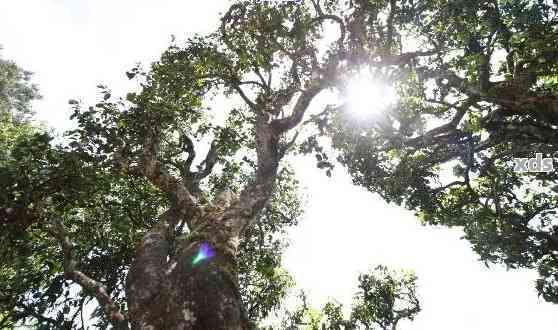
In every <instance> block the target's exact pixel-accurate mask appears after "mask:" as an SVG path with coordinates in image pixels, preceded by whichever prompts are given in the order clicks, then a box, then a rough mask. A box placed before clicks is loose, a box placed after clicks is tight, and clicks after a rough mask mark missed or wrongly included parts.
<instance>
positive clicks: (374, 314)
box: [351, 265, 420, 330]
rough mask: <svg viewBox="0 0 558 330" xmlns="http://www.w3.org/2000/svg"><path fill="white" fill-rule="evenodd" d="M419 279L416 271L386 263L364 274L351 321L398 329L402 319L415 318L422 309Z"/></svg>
mask: <svg viewBox="0 0 558 330" xmlns="http://www.w3.org/2000/svg"><path fill="white" fill-rule="evenodd" d="M416 280H417V277H416V276H415V274H414V273H412V272H409V271H399V272H397V271H392V270H389V269H388V268H387V267H385V266H382V265H380V266H377V267H376V268H374V270H373V271H371V272H370V273H369V274H361V275H360V276H359V277H358V281H359V289H360V291H359V292H358V294H357V295H356V297H355V303H354V305H353V308H352V313H351V323H352V324H354V325H356V326H359V325H360V326H364V327H365V328H366V329H374V328H379V329H381V330H395V329H397V324H398V323H399V321H401V320H404V319H409V320H411V321H412V320H413V319H414V317H415V316H416V314H418V313H419V312H420V304H419V300H418V298H417V295H416Z"/></svg>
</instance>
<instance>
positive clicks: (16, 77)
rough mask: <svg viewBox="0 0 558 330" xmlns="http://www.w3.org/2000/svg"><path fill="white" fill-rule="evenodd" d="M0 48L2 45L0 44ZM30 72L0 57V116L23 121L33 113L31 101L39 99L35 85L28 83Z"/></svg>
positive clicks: (3, 118) (0, 48)
mask: <svg viewBox="0 0 558 330" xmlns="http://www.w3.org/2000/svg"><path fill="white" fill-rule="evenodd" d="M0 50H2V47H1V46H0ZM31 75H32V74H31V72H29V71H25V70H22V69H21V68H20V67H18V66H17V65H16V64H15V63H14V62H12V61H7V60H4V59H2V58H1V57H0V117H2V120H6V119H5V117H8V118H11V119H12V120H13V121H15V122H18V123H19V122H21V121H24V120H25V118H26V117H27V116H29V115H31V114H32V113H33V111H32V110H31V101H33V100H36V99H39V98H40V95H39V93H38V89H37V86H36V85H34V84H31V83H30V80H31Z"/></svg>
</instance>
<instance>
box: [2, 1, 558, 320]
mask: <svg viewBox="0 0 558 330" xmlns="http://www.w3.org/2000/svg"><path fill="white" fill-rule="evenodd" d="M226 8H227V1H226V0H221V1H218V0H206V1H192V0H179V1H171V0H159V1H146V0H133V1H132V0H118V1H114V0H113V1H108V0H1V1H0V44H1V45H2V46H3V50H2V51H1V52H2V56H3V58H5V59H12V60H14V61H15V62H16V63H17V64H18V65H20V66H22V67H23V68H25V69H26V70H30V71H33V72H34V73H35V75H34V81H35V82H36V83H37V84H38V85H39V88H40V91H41V94H42V95H43V99H42V100H40V101H37V102H36V103H35V104H34V109H35V110H36V112H37V117H38V118H39V119H40V120H42V121H44V122H45V124H46V125H47V126H48V127H53V128H55V129H56V130H57V131H62V130H64V129H67V128H70V127H72V124H71V122H70V121H69V120H68V116H69V115H70V109H69V106H68V99H70V98H73V99H79V100H82V101H83V102H84V103H85V104H94V102H95V98H96V97H97V96H98V95H97V94H96V88H95V86H96V85H98V84H99V83H102V84H105V85H108V86H109V87H110V88H112V90H113V95H114V94H116V95H118V94H119V95H125V93H126V91H127V90H129V89H130V88H132V85H131V83H130V82H129V81H128V79H127V78H126V76H125V74H124V73H125V71H126V70H128V69H130V68H131V67H133V66H134V65H135V63H137V62H140V63H143V64H144V65H145V66H147V65H149V63H150V62H151V61H153V60H156V59H157V57H158V56H159V55H160V54H161V52H162V51H163V50H164V49H165V48H166V47H167V46H168V45H169V43H170V40H171V35H172V34H174V35H176V36H177V38H178V40H181V39H183V38H185V37H186V36H192V35H193V34H194V33H207V32H210V31H212V30H213V29H214V28H215V27H216V26H217V24H218V19H219V15H218V13H219V12H223V11H225V10H226ZM292 163H293V166H294V167H295V169H296V171H297V176H298V178H299V180H300V181H301V183H302V185H303V187H304V190H303V193H304V194H305V196H306V201H307V207H306V214H305V215H304V217H303V219H302V220H301V223H300V225H299V226H297V227H296V228H294V229H293V230H292V232H291V245H290V247H289V248H288V250H287V251H286V253H285V257H284V265H285V267H286V268H287V269H288V270H289V271H290V272H291V273H292V274H293V275H294V278H295V280H296V281H297V284H298V286H299V287H300V288H302V289H304V290H306V291H307V292H308V293H309V297H310V301H311V303H313V304H314V305H315V306H316V307H320V306H321V305H322V304H324V303H325V302H326V301H327V300H328V299H336V300H338V301H340V302H342V303H343V304H345V305H350V302H351V296H352V294H353V293H354V291H355V290H356V285H357V280H356V279H357V276H358V273H359V272H363V271H366V270H367V269H369V268H371V267H373V266H374V265H376V264H380V263H381V264H385V265H388V266H391V267H397V268H406V269H413V270H415V272H416V273H417V275H418V277H419V282H418V284H419V289H418V292H419V295H420V300H421V305H422V308H423V311H422V312H421V313H420V314H419V315H418V317H417V318H416V320H415V321H414V322H412V323H410V322H407V323H401V324H400V328H399V329H400V330H426V329H428V330H442V329H444V330H445V329H453V330H494V329H507V330H520V329H521V330H524V329H538V330H551V329H556V325H557V324H558V306H555V305H552V304H549V303H546V302H544V301H543V300H542V299H539V298H538V297H537V294H536V292H535V289H534V281H535V279H536V273H534V272H533V271H528V270H512V271H509V272H508V271H506V270H505V268H503V267H501V266H496V265H495V266H491V268H487V267H486V266H485V265H484V264H483V263H482V262H479V261H478V257H477V255H475V254H474V253H473V252H472V250H471V248H470V246H469V244H468V243H467V242H466V241H464V240H461V239H460V237H461V236H462V235H463V233H462V232H461V231H460V230H459V229H448V228H443V227H431V226H429V227H425V226H421V225H419V223H418V221H417V219H416V218H415V217H414V216H413V214H412V212H409V211H405V210H403V209H402V208H400V207H397V206H395V205H387V204H386V203H385V202H384V201H383V200H381V199H380V197H379V196H377V195H374V194H371V193H370V192H367V191H365V190H363V189H362V188H360V187H355V186H353V185H352V184H351V180H350V178H349V176H348V175H347V174H346V173H344V171H343V170H342V169H337V170H335V171H334V175H333V178H331V179H329V178H327V177H326V176H325V175H324V174H323V173H322V172H319V171H316V168H315V164H314V162H313V161H312V160H309V159H304V158H302V157H298V158H295V159H293V160H292Z"/></svg>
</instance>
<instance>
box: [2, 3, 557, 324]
mask: <svg viewBox="0 0 558 330" xmlns="http://www.w3.org/2000/svg"><path fill="white" fill-rule="evenodd" d="M527 9H528V10H527ZM462 11H463V12H464V13H465V15H461V14H459V15H457V14H456V13H461V12H462ZM554 11H555V8H554V7H551V6H548V5H547V4H546V3H545V2H544V1H538V2H532V3H531V2H527V1H512V2H510V1H506V2H505V3H504V2H502V3H500V2H496V1H474V2H471V3H469V2H467V3H465V2H458V1H451V2H447V1H435V0H429V1H421V2H420V4H418V3H415V2H407V1H395V0H390V1H387V0H385V1H369V0H353V1H348V2H340V1H331V0H327V1H318V0H312V1H307V2H304V3H301V4H297V3H292V2H281V3H268V2H266V3H256V2H252V1H234V2H233V4H232V5H231V6H230V8H229V9H228V10H227V11H226V12H225V14H224V15H223V17H222V20H221V26H220V28H219V29H218V30H217V31H215V32H214V33H212V34H210V35H207V36H195V37H192V38H190V39H189V40H188V41H187V42H186V44H185V45H183V46H179V45H176V44H173V45H171V46H170V47H169V48H168V49H167V50H166V51H165V52H164V53H163V54H162V56H161V59H160V60H159V61H157V62H155V63H153V65H152V66H151V68H150V69H149V70H148V71H144V70H142V69H141V68H140V67H136V68H133V69H132V70H130V71H128V72H127V76H128V77H129V78H130V79H136V80H137V81H138V84H140V86H141V90H140V92H137V93H129V94H128V95H127V96H126V98H125V99H122V98H117V97H113V96H112V95H111V92H110V90H109V89H108V88H107V87H106V86H99V90H100V94H101V97H102V98H101V100H100V102H99V103H98V104H96V105H94V106H91V107H89V108H86V109H85V108H84V106H83V105H82V104H80V103H79V102H77V101H73V100H72V101H70V104H71V106H72V107H73V109H74V114H73V116H72V118H73V119H74V120H76V122H77V124H78V128H77V129H76V130H74V131H71V132H68V136H67V142H66V143H65V144H64V145H61V146H51V143H50V137H49V136H48V135H47V134H44V133H39V134H34V135H32V136H31V137H29V138H25V139H22V140H21V141H17V142H16V143H15V144H14V145H13V146H12V149H13V151H10V156H9V157H8V161H6V162H5V163H4V164H3V168H2V172H0V173H2V175H3V176H4V177H5V179H4V180H2V184H3V186H2V191H3V192H6V193H5V194H2V196H1V197H0V198H2V200H1V201H2V209H1V210H0V219H1V221H2V227H3V228H2V229H3V231H2V242H3V243H4V242H5V244H7V245H6V246H10V249H9V250H7V251H2V253H3V254H5V255H6V259H5V260H8V261H9V262H8V266H7V267H5V268H3V269H2V276H3V278H2V281H3V283H2V285H3V286H4V287H5V288H8V289H9V290H6V291H4V292H13V293H14V294H15V295H7V298H6V297H2V299H3V300H6V301H7V303H6V306H10V307H11V306H16V307H17V303H19V302H21V301H25V302H26V303H28V304H27V305H26V306H29V305H37V304H39V305H40V306H33V308H31V309H30V312H28V314H27V316H30V317H34V318H36V319H39V320H41V321H44V322H46V323H49V322H50V324H51V326H52V325H54V324H56V325H60V321H61V320H66V318H65V317H64V316H62V317H57V318H56V319H54V320H52V319H50V320H49V319H45V320H43V319H41V318H44V317H46V316H48V315H52V313H59V312H60V311H61V312H62V314H64V312H71V310H72V308H79V306H80V304H82V301H83V300H81V299H86V298H85V297H87V296H89V297H95V298H96V300H97V301H98V303H99V305H100V307H101V308H100V311H102V313H103V321H106V322H110V323H112V325H113V326H114V327H115V328H128V327H131V328H132V329H175V328H177V329H247V328H250V327H252V324H251V322H250V320H249V315H250V313H252V316H253V317H256V318H257V317H261V316H262V315H263V314H265V313H266V311H267V310H269V309H270V308H272V307H271V306H274V304H275V303H276V301H277V299H275V298H274V297H278V295H281V294H282V293H281V292H284V290H283V288H285V286H287V284H288V281H287V280H286V279H285V277H283V276H281V275H282V274H281V272H280V271H277V270H276V268H274V267H275V266H276V265H277V264H278V263H277V259H276V258H274V257H272V258H271V259H270V258H268V257H265V256H266V255H267V256H269V249H270V247H272V246H274V243H273V235H271V238H270V239H269V240H268V241H267V242H266V241H264V243H263V244H260V242H262V241H261V240H260V241H259V242H258V245H257V246H259V247H263V250H261V252H262V253H263V254H262V255H263V256H264V257H263V258H261V259H259V258H256V259H255V260H256V261H254V259H252V257H253V256H252V255H250V253H252V252H248V251H251V249H253V248H254V247H255V246H256V245H255V244H254V240H255V239H256V237H257V235H260V233H261V231H258V230H260V229H259V228H258V227H261V228H265V227H266V226H262V224H263V223H264V222H265V221H266V220H265V219H267V220H269V221H272V223H273V224H272V225H269V226H268V227H267V229H264V232H265V230H274V228H276V229H277V230H279V231H280V230H282V229H281V228H284V226H285V225H288V224H291V223H292V221H291V220H286V219H289V218H290V219H292V218H291V217H289V215H288V214H285V213H286V210H289V207H290V206H292V203H288V204H286V205H287V206H281V207H275V210H276V211H279V213H277V215H276V216H273V217H266V216H265V213H263V215H262V212H263V211H264V210H266V208H267V209H268V210H269V209H271V210H273V209H274V201H273V196H274V193H278V192H279V193H280V194H284V193H285V191H286V190H284V189H283V190H282V189H281V188H280V187H281V182H284V179H281V175H280V174H281V173H282V170H281V168H283V167H282V166H283V165H282V164H281V161H282V159H283V158H284V156H285V155H286V154H288V153H289V152H292V151H293V150H296V149H297V148H296V147H297V137H298V135H299V134H298V133H299V132H300V130H301V128H302V127H303V126H304V127H308V126H311V125H312V124H315V125H316V126H317V130H316V135H312V136H310V137H308V138H306V139H305V140H303V141H302V142H301V143H300V144H299V145H298V147H299V148H298V149H299V150H300V151H302V152H306V153H315V154H316V159H317V164H316V165H317V167H318V168H320V169H324V170H325V171H326V174H328V175H331V172H330V170H331V167H332V166H333V164H332V163H331V161H329V159H330V158H329V156H328V154H329V152H328V151H327V149H325V148H324V147H323V146H321V145H320V144H319V142H320V141H321V139H318V138H317V136H318V135H327V136H329V137H331V138H332V142H333V146H334V147H335V148H336V149H337V150H338V151H339V152H340V153H341V157H340V161H341V163H343V164H344V165H346V166H347V167H348V169H349V171H350V173H351V174H352V175H353V177H354V180H355V183H357V184H361V185H363V186H365V187H367V188H369V189H370V190H372V191H377V192H380V193H381V194H382V196H384V198H386V199H387V200H390V201H395V202H399V203H404V204H405V205H406V206H407V207H409V208H411V209H415V210H417V211H418V212H419V213H420V215H421V217H422V218H423V219H424V221H426V222H430V223H444V224H449V225H461V226H464V227H465V230H466V233H467V235H468V237H469V238H470V239H471V241H472V242H473V243H474V244H475V248H476V249H477V250H478V251H479V252H481V255H482V256H485V257H486V258H488V259H490V260H496V261H497V260H503V261H505V262H507V263H508V264H509V265H512V266H513V265H527V266H528V265H533V264H537V265H539V266H541V267H542V268H541V269H542V270H543V271H541V274H542V275H543V276H544V274H551V275H549V276H545V277H543V279H542V281H543V282H540V283H541V284H540V287H541V290H542V292H543V294H544V295H545V297H546V298H547V299H553V292H555V291H552V290H555V289H554V288H553V282H552V276H555V274H556V271H555V269H556V268H555V265H556V263H555V238H556V233H555V231H556V226H555V224H554V223H552V221H553V220H552V218H551V216H552V214H551V212H553V211H552V205H553V203H554V202H555V198H554V195H553V194H552V193H550V192H546V190H548V189H549V188H550V187H551V186H549V184H551V183H552V182H553V180H555V177H554V174H553V173H543V174H541V173H538V174H532V173H531V174H518V173H514V172H513V171H511V168H510V166H509V165H506V163H505V161H507V160H511V159H512V158H511V157H517V156H522V157H523V156H525V155H527V154H528V153H529V151H530V149H528V148H529V147H533V146H537V147H538V148H539V149H537V150H541V151H545V152H546V151H552V150H553V149H552V146H553V142H552V141H553V139H552V137H554V135H553V134H554V126H553V125H554V120H555V118H556V117H554V112H553V111H554V109H555V97H554V94H553V93H554V91H555V87H553V86H555V85H553V84H554V83H553V81H554V80H553V79H554V75H555V71H553V70H555V69H556V65H555V62H556V61H555V60H556V56H555V48H553V47H555V46H554V44H553V43H552V41H553V40H554V39H555V35H556V28H555V19H554V18H553V17H554V16H553V13H554ZM525 13H527V14H525ZM330 27H331V28H332V29H333V31H334V34H335V41H334V42H333V43H331V44H330V45H328V46H326V49H322V48H321V47H319V46H318V44H319V43H320V41H322V40H324V38H325V36H326V32H325V31H326V30H331V29H330ZM448 27H449V28H450V30H447V29H448ZM409 35H410V36H412V37H413V38H415V40H418V41H419V45H418V46H417V47H415V48H418V50H412V51H409V50H407V49H408V48H409V45H408V43H407V40H408V36H409ZM517 35H519V36H520V37H519V39H517V37H516V36H517ZM411 46H412V45H411ZM506 47H507V48H506ZM497 48H502V49H504V50H505V51H506V52H507V53H508V55H509V54H511V55H509V56H507V57H508V58H507V61H506V66H505V67H506V69H505V70H507V71H505V72H507V76H505V75H504V77H503V78H502V80H501V81H496V80H495V79H496V76H495V75H493V74H492V71H491V70H492V67H491V65H490V63H491V61H490V60H491V58H492V57H493V56H494V52H495V51H496V49H497ZM510 63H511V64H513V70H512V69H510V68H511V66H510ZM487 67H488V69H487ZM363 70H370V71H371V72H372V73H373V75H374V76H375V77H376V79H378V80H381V81H385V82H389V83H394V84H395V85H396V87H397V88H398V92H399V94H400V97H401V99H400V101H399V103H398V105H397V106H396V107H394V108H393V109H391V110H392V111H391V113H390V114H389V115H386V116H385V117H383V118H375V119H374V120H369V121H367V120H362V121H360V122H355V121H354V120H350V116H349V115H348V112H347V111H345V110H347V107H346V106H345V105H343V104H341V105H339V106H335V105H331V106H326V107H325V109H324V110H323V111H322V112H321V113H319V114H317V115H313V116H307V117H309V118H308V119H306V120H305V114H306V112H307V110H308V107H309V105H310V104H311V103H312V101H313V100H314V99H315V97H316V96H317V95H318V94H320V93H321V92H323V91H325V90H328V89H333V90H337V91H340V92H341V93H342V94H344V93H345V92H347V81H348V80H349V78H350V77H352V76H354V75H356V74H359V73H361V72H363ZM487 77H488V79H487ZM491 78H492V79H491ZM535 82H536V84H535ZM432 86H434V91H429V88H430V87H432ZM430 89H432V88H430ZM506 91H507V93H506ZM216 93H222V94H224V95H227V96H230V97H231V99H233V100H238V103H239V104H238V105H237V106H233V105H231V107H230V109H218V111H219V112H218V117H219V118H221V117H224V121H222V120H220V119H219V118H214V117H212V116H213V115H214V114H217V113H216V112H215V110H214V109H209V108H208V107H207V102H208V100H209V99H210V98H211V96H212V95H215V94H216ZM525 100H528V102H526V101H525ZM448 116H449V117H450V118H451V119H449V123H447V124H445V125H442V126H440V127H437V128H433V129H430V128H428V127H426V126H425V123H424V121H425V120H426V118H438V119H440V120H444V119H446V120H448V119H447V118H448ZM215 117H217V116H215ZM432 122H433V121H430V123H432ZM534 128H537V130H534ZM512 129H513V130H512ZM487 132H488V133H487ZM487 135H488V136H487ZM210 141H211V142H210ZM512 142H513V144H512ZM202 150H207V152H203V153H202V152H200V151H202ZM200 154H203V156H202V157H199V155H200ZM449 161H456V162H457V163H459V165H460V166H458V167H456V173H457V176H459V177H460V178H462V180H459V181H456V182H453V183H450V184H449V185H441V186H435V183H436V182H435V181H436V179H437V178H438V177H439V172H440V171H439V166H440V165H441V164H445V163H448V162H449ZM534 182H535V183H536V182H541V184H544V185H543V186H542V188H541V189H543V190H545V191H544V192H539V191H534V190H533V189H532V187H531V186H529V185H533V183H534ZM226 188H227V189H226ZM519 188H521V189H523V190H524V192H522V194H523V195H525V196H519V195H517V191H515V190H514V189H519ZM514 194H515V195H514ZM520 195H521V194H520ZM285 200H286V201H288V200H289V199H288V198H286V199H285ZM294 210H295V213H296V208H295V209H294ZM130 211H131V212H130ZM283 215H286V217H284V216H283ZM535 217H537V218H535ZM273 219H275V220H273ZM532 219H536V220H537V221H538V222H539V224H540V226H538V227H536V228H535V227H533V225H532V224H530V223H529V222H530V221H531V220H532ZM273 221H276V222H273ZM251 232H252V234H251ZM254 232H255V233H257V234H256V236H254ZM264 236H265V235H264ZM260 237H261V236H260ZM242 239H247V241H245V245H244V247H245V248H246V249H248V251H247V252H246V253H243V251H242V250H240V247H241V245H240V242H241V241H242ZM134 245H136V247H137V248H136V249H132V248H131V247H132V246H134ZM15 251H17V252H15ZM19 252H21V254H20V253H19ZM23 252H27V255H32V256H33V257H32V258H22V257H21V256H22V255H25V253H23ZM273 256H275V255H274V254H273ZM3 260H4V259H3ZM47 260H48V261H47ZM243 260H244V261H246V262H247V265H251V264H250V263H252V264H253V262H256V264H261V263H263V265H262V266H261V267H255V269H256V270H257V271H258V272H260V275H257V276H263V278H267V279H273V280H276V281H277V283H278V284H277V285H273V286H268V287H267V289H263V290H255V291H254V290H252V291H251V288H249V287H244V288H242V287H241V285H242V283H243V282H242V279H243V275H242V274H240V270H241V269H242V265H240V263H241V262H243ZM49 262H50V263H52V265H50V264H49ZM106 265H110V267H109V268H107V267H106ZM252 269H253V268H252V267H249V266H248V267H247V268H245V270H247V271H248V272H247V273H246V274H250V271H251V270H252ZM271 269H273V271H271ZM21 270H23V271H21ZM37 274H40V276H36V275H37ZM114 274H116V276H115V275H114ZM246 276H250V275H246ZM257 276H256V277H252V278H254V279H255V280H256V281H257V280H258V277H257ZM23 280H25V281H23ZM68 281H71V282H73V283H75V284H77V285H79V286H80V287H81V288H82V290H81V291H80V297H79V298H77V299H76V297H73V296H72V295H71V294H68V296H67V297H70V298H67V297H66V298H67V299H64V297H62V296H64V295H62V296H61V295H60V292H63V291H61V290H63V289H60V287H62V288H63V287H64V285H65V284H67V283H68ZM262 282H263V281H260V282H259V283H262ZM53 286H54V287H53ZM29 288H33V289H31V292H28V291H27V290H30V289H29ZM51 288H52V289H51ZM278 288H279V289H278ZM49 289H51V290H50V291H49ZM10 290H12V291H10ZM13 290H15V291H13ZM64 292H69V291H64ZM269 292H271V293H270V294H271V295H272V297H271V298H269V297H268V298H265V299H260V298H258V299H256V300H251V299H250V298H249V297H246V296H245V297H244V298H243V296H242V294H247V295H251V294H259V293H262V294H268V293H269ZM10 297H12V298H10ZM13 297H17V298H19V300H18V299H17V298H16V299H13ZM30 297H32V298H30ZM80 298H81V299H80ZM243 300H244V302H245V303H246V304H248V305H247V306H250V305H249V304H250V303H251V301H252V307H253V308H252V310H251V311H250V308H248V311H247V310H246V308H245V307H246V306H244V305H243V303H242V302H243ZM58 305H60V307H57V306H58ZM62 306H64V307H62ZM35 307H36V308H35ZM18 308H19V307H18ZM47 309H49V311H47ZM21 310H25V308H23V307H22V308H21ZM17 311H19V309H18V310H17ZM49 313H50V314H49ZM76 315H77V314H75V313H74V314H73V316H72V318H75V317H76ZM16 316H17V315H16ZM13 317H14V315H11V316H10V319H11V318H13ZM68 321H71V319H70V320H68Z"/></svg>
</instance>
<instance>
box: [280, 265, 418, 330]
mask: <svg viewBox="0 0 558 330" xmlns="http://www.w3.org/2000/svg"><path fill="white" fill-rule="evenodd" d="M358 282H359V285H358V287H359V291H358V292H357V293H356V294H355V295H354V298H353V305H352V308H351V314H350V317H349V318H348V319H347V318H345V316H344V313H343V305H341V304H339V303H338V302H333V301H330V302H328V303H326V304H325V306H324V307H323V308H322V311H321V313H319V312H317V311H316V310H314V309H313V308H312V307H311V306H309V304H308V301H307V297H306V295H305V294H304V293H301V295H300V296H299V300H300V303H299V304H298V306H297V308H296V309H295V310H294V311H292V312H290V311H288V310H287V311H286V312H285V313H284V314H285V317H284V319H283V321H282V326H281V328H282V329H299V328H300V327H301V326H303V327H304V328H305V329H312V330H320V329H329V330H341V329H344V330H350V329H380V330H396V329H397V325H398V324H399V321H401V320H404V319H408V320H411V321H412V320H413V319H414V318H415V316H416V315H417V314H418V313H419V312H420V311H421V308H420V303H419V300H418V298H417V293H416V289H417V283H416V282H417V277H416V275H415V274H414V273H413V272H410V271H405V270H390V269H389V268H387V267H386V266H383V265H378V266H376V267H375V268H374V269H372V270H371V271H370V272H368V273H363V274H360V275H359V276H358Z"/></svg>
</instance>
